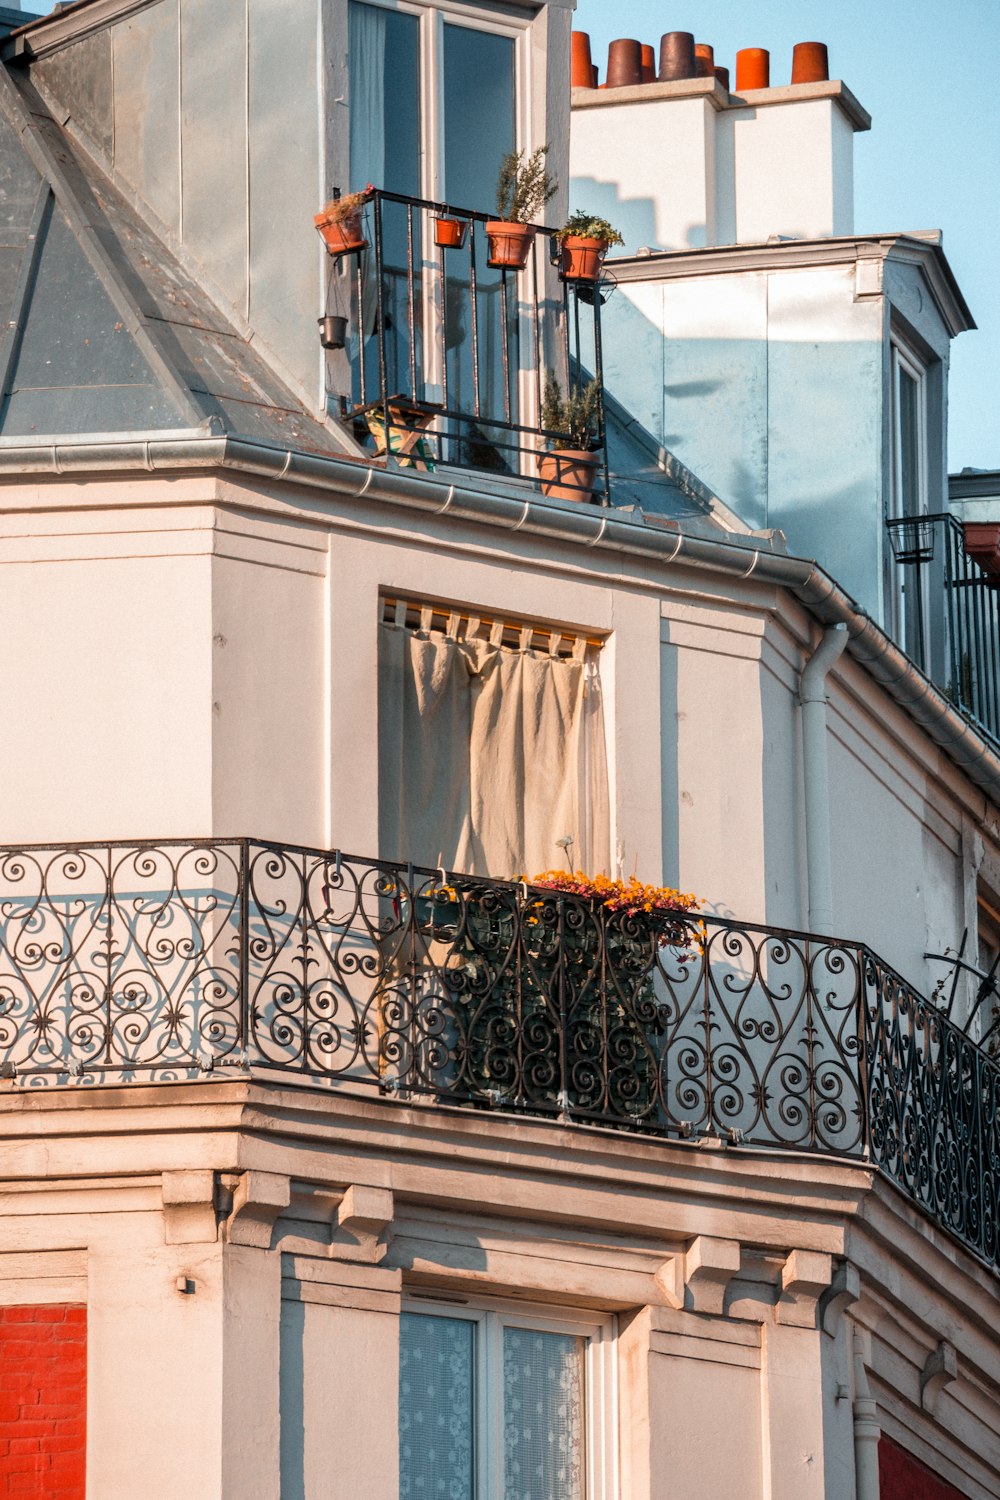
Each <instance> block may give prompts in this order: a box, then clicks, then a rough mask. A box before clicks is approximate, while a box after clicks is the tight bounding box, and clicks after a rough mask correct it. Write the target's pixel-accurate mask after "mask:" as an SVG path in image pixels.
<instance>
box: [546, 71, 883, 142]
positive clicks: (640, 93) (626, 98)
mask: <svg viewBox="0 0 1000 1500" xmlns="http://www.w3.org/2000/svg"><path fill="white" fill-rule="evenodd" d="M664 99H668V100H669V99H704V100H706V101H707V103H709V104H710V105H711V106H712V108H713V109H714V110H716V111H718V112H719V113H720V114H721V113H722V112H724V111H726V110H741V109H765V108H767V106H768V105H774V104H796V103H798V102H800V101H806V102H807V101H809V100H814V99H830V100H832V101H833V102H834V103H835V104H837V105H838V106H839V107H840V109H841V110H842V111H843V113H844V115H845V116H846V117H847V119H848V121H849V122H850V124H851V125H852V126H853V128H854V129H855V130H870V129H871V125H872V117H871V115H870V114H869V113H868V111H867V110H866V109H864V108H862V106H861V104H859V102H858V100H857V99H856V98H855V96H854V95H853V94H852V93H851V90H850V89H849V88H848V87H847V85H846V83H842V82H841V81H840V80H839V79H830V80H828V81H827V82H825V83H790V84H784V85H783V86H782V87H780V88H773V89H749V90H748V91H747V92H746V93H743V94H729V93H727V92H726V90H725V89H724V88H723V87H722V84H721V83H719V81H718V79H715V78H683V79H678V80H677V81H676V82H673V83H659V82H657V83H643V84H632V85H629V86H628V87H625V88H617V89H609V88H600V89H574V90H573V93H572V107H573V108H574V109H608V108H611V107H613V106H615V105H622V104H649V103H655V102H656V101H658V100H664Z"/></svg>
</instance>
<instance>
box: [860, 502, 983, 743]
mask: <svg viewBox="0 0 1000 1500" xmlns="http://www.w3.org/2000/svg"><path fill="white" fill-rule="evenodd" d="M886 527H887V530H888V533H889V540H890V543H891V546H892V552H893V556H894V558H895V561H896V565H897V567H898V568H899V570H900V574H901V576H902V590H903V593H902V595H901V597H902V600H903V602H902V605H901V608H900V609H898V610H897V615H898V616H899V618H898V619H897V620H896V622H895V627H894V629H895V634H896V635H897V637H898V638H899V642H900V645H902V646H903V648H904V649H905V650H906V652H907V653H908V655H910V656H911V657H912V658H913V660H914V661H915V662H916V663H917V666H918V667H919V668H920V669H921V671H922V672H925V673H926V674H927V676H928V677H930V679H931V681H932V682H934V683H936V684H937V685H938V687H940V688H941V689H942V690H943V691H944V692H945V693H946V694H947V695H948V697H949V698H950V699H951V700H952V702H953V703H954V704H955V706H956V708H959V709H960V710H961V711H962V713H964V714H966V715H967V716H968V717H969V718H970V719H972V720H974V721H975V723H976V725H977V726H978V727H979V728H980V729H981V730H984V731H985V732H986V734H988V735H989V736H990V737H991V738H992V739H994V740H996V741H998V742H1000V590H998V584H1000V579H997V578H994V577H991V575H990V574H988V573H987V572H986V571H985V569H983V568H982V567H980V565H979V563H978V562H977V561H976V560H975V558H973V557H971V556H970V555H969V553H968V551H967V550H966V546H965V532H964V528H963V526H962V523H961V522H960V521H959V520H957V519H956V517H955V516H952V515H948V514H941V515H933V516H918V517H913V518H909V517H907V518H903V519H899V520H894V521H887V522H886Z"/></svg>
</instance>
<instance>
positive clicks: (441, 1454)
mask: <svg viewBox="0 0 1000 1500" xmlns="http://www.w3.org/2000/svg"><path fill="white" fill-rule="evenodd" d="M475 1336H476V1325H475V1323H468V1322H465V1321H464V1320H463V1319H461V1318H435V1317H431V1316H425V1315H424V1314H423V1313H403V1315H402V1317H401V1319H400V1327H399V1500H432V1497H433V1500H476V1493H475V1472H474V1467H473V1465H474V1453H475V1445H474V1441H473V1433H474V1416H473V1408H472V1402H473V1392H474V1388H475V1387H474V1383H473V1372H474V1368H475Z"/></svg>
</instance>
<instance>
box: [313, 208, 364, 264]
mask: <svg viewBox="0 0 1000 1500" xmlns="http://www.w3.org/2000/svg"><path fill="white" fill-rule="evenodd" d="M313 223H314V224H315V225H316V228H317V229H318V230H319V232H320V235H321V237H322V240H323V243H324V245H325V246H326V248H327V249H328V250H329V252H330V254H331V255H347V254H349V252H350V251H352V250H364V249H366V248H367V245H368V241H367V240H366V239H365V231H364V226H363V225H362V222H361V210H360V209H358V211H357V213H353V214H348V215H347V217H346V218H343V219H335V218H333V217H332V215H330V214H327V213H321V214H317V215H316V217H315V219H314V220H313Z"/></svg>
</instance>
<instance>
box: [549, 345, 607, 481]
mask: <svg viewBox="0 0 1000 1500" xmlns="http://www.w3.org/2000/svg"><path fill="white" fill-rule="evenodd" d="M600 411H601V383H600V381H599V380H591V381H590V382H589V384H588V385H584V386H577V387H575V388H572V387H571V388H570V391H569V394H568V395H567V396H565V397H564V396H563V393H562V387H561V386H560V384H559V382H558V380H557V379H556V377H555V373H554V372H553V371H552V370H549V371H548V373H547V375H546V377H545V389H544V391H543V393H542V411H541V417H542V428H543V431H544V433H545V436H546V441H547V443H548V450H549V451H548V452H547V453H541V454H539V456H538V472H539V475H540V476H541V481H542V494H543V495H546V496H547V497H548V498H549V499H552V500H589V499H590V497H591V495H592V494H593V491H594V485H595V483H596V482H597V455H596V453H595V452H594V448H595V446H596V444H597V429H598V421H599V418H600ZM562 435H565V437H566V439H567V441H565V442H563V441H561V438H562Z"/></svg>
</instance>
